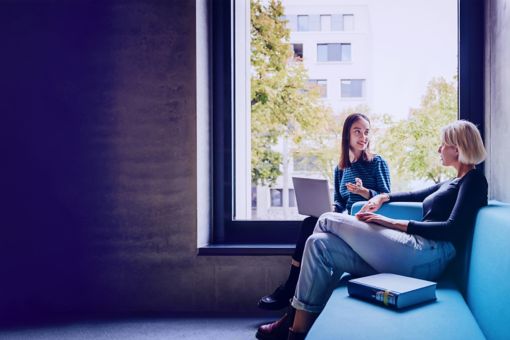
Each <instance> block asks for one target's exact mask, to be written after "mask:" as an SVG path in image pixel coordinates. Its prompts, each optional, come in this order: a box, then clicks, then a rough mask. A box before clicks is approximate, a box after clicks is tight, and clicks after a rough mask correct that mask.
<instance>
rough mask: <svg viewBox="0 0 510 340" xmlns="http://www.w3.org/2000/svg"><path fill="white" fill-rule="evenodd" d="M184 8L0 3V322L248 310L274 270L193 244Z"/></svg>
mask: <svg viewBox="0 0 510 340" xmlns="http://www.w3.org/2000/svg"><path fill="white" fill-rule="evenodd" d="M197 3H200V6H201V7H200V8H201V9H202V10H204V8H205V2H204V1H199V2H197ZM195 10H196V7H195V1H193V0H182V1H181V0H132V1H120V0H118V1H113V0H109V1H106V0H105V1H92V0H91V1H86V2H84V1H68V0H34V1H28V0H22V1H14V0H12V1H2V2H0V44H1V45H0V91H1V94H2V99H1V100H0V105H1V106H0V114H1V117H2V120H1V121H0V138H1V140H0V147H1V157H2V158H1V159H2V165H1V167H0V168H1V173H0V174H1V175H0V178H1V186H0V190H1V193H2V198H3V199H2V204H1V207H2V210H1V211H2V215H1V218H2V219H1V220H0V221H1V224H0V226H1V227H0V228H1V229H0V230H1V236H0V320H1V321H0V323H2V322H4V323H5V322H7V323H9V322H12V321H16V322H22V323H29V322H32V321H39V320H44V319H47V318H50V319H51V318H54V317H60V316H62V315H63V314H64V315H70V316H74V315H77V316H78V317H82V316H84V315H98V314H99V315H126V314H130V315H132V314H136V315H141V314H149V313H167V312H228V313H239V312H246V311H254V310H256V301H257V299H258V297H260V296H261V295H263V294H266V293H267V292H269V291H271V290H272V289H274V287H275V286H276V284H277V283H278V282H279V281H280V280H282V279H283V277H284V276H285V275H286V272H285V269H286V268H288V263H289V259H288V258H287V257H247V256H228V257H227V256H224V257H206V256H197V255H196V253H197V249H196V247H197V149H198V148H201V147H204V146H201V145H197V133H196V124H197V109H196V100H197V95H196V91H197V90H196V89H197V81H196V76H197V74H196V67H195V63H196V54H197V47H196V43H197V41H196V28H195V24H196V22H195V18H196V13H195ZM201 17H202V18H204V17H205V15H202V16H201ZM203 21H204V22H201V23H200V26H201V32H204V33H206V32H207V30H206V29H205V25H206V23H205V20H203ZM202 39H203V38H202ZM203 40H205V39H203ZM202 45H203V46H207V44H206V43H205V41H202ZM205 48H207V47H205ZM199 56H201V58H202V59H201V62H204V60H207V58H206V51H202V52H201V53H199ZM203 72H204V71H203ZM201 76H204V75H203V74H201ZM200 86H201V89H202V90H203V92H204V94H206V93H207V84H206V81H205V82H204V81H201V83H200ZM202 100H207V99H206V98H205V99H202ZM202 104H203V103H202ZM203 114H204V115H207V112H203ZM202 118H203V117H202ZM204 119H205V118H204ZM201 154H204V152H203V150H202V152H201ZM199 189H200V188H199ZM204 192H206V191H202V190H198V195H201V196H200V197H201V200H202V201H203V202H208V198H207V194H206V193H204ZM204 195H205V196H204ZM204 209H206V208H204ZM201 214H202V215H204V214H206V212H204V211H202V212H201ZM205 227H206V228H207V227H208V226H207V225H206V226H205Z"/></svg>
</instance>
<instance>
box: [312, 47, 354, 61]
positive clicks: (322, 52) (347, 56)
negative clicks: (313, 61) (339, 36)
mask: <svg viewBox="0 0 510 340" xmlns="http://www.w3.org/2000/svg"><path fill="white" fill-rule="evenodd" d="M317 61H318V62H328V61H351V44H350V43H329V44H317Z"/></svg>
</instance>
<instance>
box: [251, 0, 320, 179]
mask: <svg viewBox="0 0 510 340" xmlns="http://www.w3.org/2000/svg"><path fill="white" fill-rule="evenodd" d="M283 16H284V8H283V5H282V3H281V1H278V0H270V1H261V0H252V1H251V65H252V72H251V130H252V131H251V133H252V159H251V162H252V182H253V183H255V184H256V183H261V184H269V185H271V184H273V183H274V182H275V181H276V179H277V178H278V177H279V176H281V175H282V174H283V173H285V172H286V169H287V167H288V158H287V157H286V152H284V153H283V154H282V153H280V152H278V151H277V150H276V149H275V145H276V144H277V143H278V141H283V143H284V145H287V144H293V143H299V142H301V140H302V139H303V136H306V135H309V134H313V133H314V131H315V129H317V128H320V126H321V125H322V124H324V122H325V121H326V120H327V119H328V118H327V117H328V115H329V114H330V111H328V110H325V109H324V107H322V105H321V103H320V100H319V93H318V91H317V90H316V89H311V90H307V89H306V81H307V79H308V76H307V72H306V69H305V68H304V66H303V63H301V62H299V60H295V59H293V51H292V48H291V45H290V42H289V37H290V31H289V29H287V27H286V21H285V20H283V19H282V17H283Z"/></svg>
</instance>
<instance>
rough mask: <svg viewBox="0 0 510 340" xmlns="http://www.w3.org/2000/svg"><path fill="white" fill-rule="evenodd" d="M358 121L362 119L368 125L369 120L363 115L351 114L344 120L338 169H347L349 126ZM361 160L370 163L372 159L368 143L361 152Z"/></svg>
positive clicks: (348, 165)
mask: <svg viewBox="0 0 510 340" xmlns="http://www.w3.org/2000/svg"><path fill="white" fill-rule="evenodd" d="M360 119H364V120H366V121H367V122H368V124H370V119H368V117H367V116H366V115H364V114H363V113H351V114H350V115H349V116H347V118H345V122H344V127H343V129H342V147H341V148H340V161H339V162H338V166H339V167H340V169H342V170H343V169H345V168H349V167H350V166H351V165H352V164H351V160H350V159H349V148H350V142H351V140H350V137H351V126H352V124H354V123H355V122H357V121H358V120H360ZM360 159H361V160H363V161H366V162H370V161H372V159H374V155H373V154H372V153H371V152H370V141H369V142H368V143H367V148H366V149H365V150H363V151H362V152H361V157H360Z"/></svg>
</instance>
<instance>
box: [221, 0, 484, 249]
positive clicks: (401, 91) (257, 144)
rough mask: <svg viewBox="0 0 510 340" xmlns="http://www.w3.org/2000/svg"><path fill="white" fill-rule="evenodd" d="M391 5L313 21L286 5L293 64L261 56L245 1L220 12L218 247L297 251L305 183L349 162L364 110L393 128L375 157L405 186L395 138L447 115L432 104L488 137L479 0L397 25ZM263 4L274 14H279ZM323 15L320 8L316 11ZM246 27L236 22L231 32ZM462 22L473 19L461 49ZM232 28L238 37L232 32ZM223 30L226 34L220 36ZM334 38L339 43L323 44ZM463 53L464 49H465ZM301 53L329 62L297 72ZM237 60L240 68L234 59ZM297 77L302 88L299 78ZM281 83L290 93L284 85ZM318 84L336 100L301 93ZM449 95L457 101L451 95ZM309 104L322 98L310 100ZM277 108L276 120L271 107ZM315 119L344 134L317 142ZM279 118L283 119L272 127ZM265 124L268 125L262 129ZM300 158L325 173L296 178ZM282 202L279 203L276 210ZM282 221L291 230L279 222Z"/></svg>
mask: <svg viewBox="0 0 510 340" xmlns="http://www.w3.org/2000/svg"><path fill="white" fill-rule="evenodd" d="M390 2H391V1H389V0H381V1H374V2H370V3H369V4H370V6H372V7H370V8H368V6H369V5H367V3H366V2H363V3H361V2H359V3H358V2H356V1H354V2H353V3H355V4H356V5H355V6H349V8H346V9H342V8H341V6H333V7H328V8H327V9H323V10H320V9H315V10H314V12H313V13H310V14H307V13H306V11H305V9H303V8H295V7H293V6H294V5H295V4H296V3H294V2H293V1H284V2H283V11H282V13H276V14H275V15H272V16H270V17H271V18H273V20H275V21H274V25H276V26H274V27H273V29H272V32H275V31H280V26H278V25H279V24H280V22H278V21H282V22H281V23H282V24H283V25H284V26H285V27H286V28H287V29H288V30H289V31H288V33H286V35H285V36H282V37H281V38H280V39H278V41H279V42H281V43H282V44H287V46H288V47H287V50H288V52H285V48H283V47H284V46H283V45H279V44H278V43H275V44H271V51H275V52H277V53H280V54H279V55H280V56H281V58H276V57H275V56H273V57H275V58H273V57H271V56H267V55H264V54H263V53H262V54H260V50H257V48H258V47H261V46H262V47H263V46H264V45H257V40H256V39H257V37H256V36H254V32H255V31H257V30H253V25H256V24H260V23H254V22H250V21H249V18H250V16H251V15H250V14H251V13H250V10H253V9H254V8H255V7H256V6H252V7H251V8H250V6H249V3H248V2H242V1H239V2H238V1H236V2H235V6H224V4H221V3H222V2H218V3H216V2H215V4H214V6H213V9H214V10H215V12H214V13H213V15H212V18H213V20H214V22H215V23H216V24H214V25H213V26H214V27H215V32H214V34H215V38H216V40H215V41H216V42H218V41H221V43H215V44H213V45H212V46H214V51H215V53H214V58H213V60H212V65H213V70H214V72H213V77H214V79H213V82H214V86H213V100H214V102H213V111H214V117H213V120H212V122H213V126H212V128H213V134H214V141H215V145H214V147H213V150H214V154H213V155H212V156H213V159H214V172H213V173H214V176H215V178H214V179H213V183H214V197H213V203H214V209H213V215H214V231H215V234H214V240H215V242H270V243H279V242H292V240H293V239H294V238H295V236H296V234H295V232H293V230H295V228H296V227H297V225H298V222H294V221H297V220H299V219H301V218H302V217H301V216H298V215H296V214H294V213H292V209H295V207H293V205H294V200H293V198H292V197H293V188H292V185H291V182H292V180H291V179H292V176H293V173H294V172H295V171H296V170H303V169H305V170H306V169H312V170H311V171H312V172H313V173H310V174H309V175H310V176H326V177H328V176H331V172H332V171H331V170H332V167H333V166H334V164H335V163H336V162H337V157H338V143H339V140H338V134H339V133H338V132H339V130H341V126H342V124H341V123H342V119H343V117H345V115H346V114H347V113H349V112H352V110H357V111H359V110H362V111H364V112H367V113H368V114H369V115H370V116H371V117H373V124H383V122H384V124H387V123H388V122H390V123H391V124H392V125H391V126H390V125H377V126H375V127H374V135H375V136H374V138H376V139H375V141H374V144H375V145H376V149H375V151H376V152H378V153H380V154H381V155H383V156H384V157H385V158H386V159H387V160H388V161H389V163H390V168H391V169H392V175H393V182H394V183H395V181H397V182H398V181H401V180H402V178H404V177H405V176H396V175H395V173H393V171H397V169H399V167H398V166H397V165H398V164H396V163H395V162H399V157H398V153H400V154H403V153H402V152H401V151H402V141H400V142H399V143H397V141H396V142H395V143H393V142H391V143H390V142H388V143H383V141H384V140H389V141H391V140H392V139H391V138H390V137H391V136H390V135H385V133H389V131H391V130H392V128H398V127H399V126H401V127H409V126H410V125H406V122H407V121H409V120H410V119H412V117H415V116H416V115H422V116H420V117H426V116H427V115H430V113H432V112H436V111H437V110H436V109H437V108H438V106H435V102H434V101H429V102H427V101H423V99H424V98H433V97H434V96H427V93H430V94H436V95H438V94H439V95H444V96H445V97H444V98H442V99H445V100H446V99H447V101H444V100H443V101H441V103H442V104H445V103H447V105H443V106H442V108H443V109H444V108H448V110H449V111H448V112H446V111H439V112H440V113H441V114H443V116H442V117H444V115H445V114H449V115H452V114H453V116H452V117H453V118H452V119H455V118H456V117H457V112H458V111H460V112H461V113H463V114H461V118H466V119H469V120H472V121H475V123H477V124H479V125H481V123H482V119H481V118H480V117H481V116H480V113H481V112H482V111H483V101H482V99H483V91H482V84H483V82H482V76H481V75H482V72H481V70H482V66H483V53H482V52H481V51H482V47H483V30H482V29H481V27H482V26H481V23H482V19H481V18H483V15H481V16H480V7H479V5H478V4H477V3H476V1H473V0H460V1H459V3H460V6H459V7H457V2H456V1H451V0H447V1H444V0H434V1H427V2H422V3H419V4H417V3H414V2H413V3H412V4H409V5H404V6H409V8H407V7H406V8H400V9H401V10H400V11H395V13H393V12H392V10H391V9H392V8H393V7H392V5H391V4H389V3H390ZM252 3H254V4H259V5H260V6H262V7H264V6H266V5H267V4H269V3H271V2H268V1H260V2H258V1H254V2H252ZM321 4H322V2H314V3H313V6H316V5H317V6H321ZM400 4H401V5H402V3H400ZM243 6H244V7H243ZM313 6H308V7H309V8H312V7H313ZM415 7H416V8H415ZM266 9H267V7H266ZM266 9H264V8H262V9H260V10H261V11H265V10H266ZM458 10H459V11H460V12H458ZM318 13H321V14H318ZM323 13H326V14H323ZM368 13H370V15H368ZM402 13H406V15H405V16H403V15H402ZM438 13H441V15H440V16H438V15H437V14H438ZM259 14H260V13H259ZM234 15H235V21H230V19H231V18H232V17H233V16H234ZM300 16H301V17H302V18H301V19H299V17H300ZM251 17H255V18H260V17H261V16H260V15H258V16H251ZM305 17H306V18H305ZM312 17H314V18H313V19H312ZM457 17H460V18H461V21H460V38H459V37H458V33H457V27H458V26H457V23H456V20H457ZM282 18H285V19H282ZM473 18H474V19H475V20H474V21H473ZM229 22H233V23H234V25H233V26H230V25H228V23H229ZM430 22H434V25H432V26H431V25H430ZM226 23H227V25H225V24H226ZM217 25H219V26H220V27H222V28H223V29H224V31H221V30H218V27H216V26H217ZM311 26H313V27H314V29H313V30H312V28H311ZM328 28H329V31H328ZM404 28H405V29H404ZM353 30H354V31H355V34H354V35H353V34H352V31H353ZM259 31H260V30H259ZM262 31H263V30H262ZM322 32H324V33H327V34H338V36H328V37H315V38H314V35H315V34H317V35H320V34H321V33H322ZM463 32H464V33H463ZM344 34H345V36H343V35H344ZM305 35H306V36H305ZM231 38H232V40H230V39H231ZM218 39H220V40H218ZM331 41H336V42H331ZM343 41H348V43H347V42H346V43H343ZM457 42H460V45H459V47H460V48H459V49H457ZM292 44H294V45H296V44H302V49H303V50H305V51H307V50H308V49H310V50H311V51H313V50H314V47H315V49H316V50H317V58H316V59H315V58H313V53H312V58H308V59H304V60H303V62H302V63H293V62H292V55H293V53H294V52H295V48H294V51H293V47H292ZM343 45H345V48H344V46H343ZM265 46H269V45H265ZM282 46H283V47H282ZM307 46H308V47H307ZM431 46H433V48H431ZM233 47H234V48H233ZM232 48H233V50H232ZM231 50H232V51H233V52H234V53H233V54H232V55H233V56H234V59H230V57H229V56H230V55H231V54H230V52H229V51H231ZM353 51H354V53H355V54H353ZM257 53H259V54H257ZM285 53H288V55H285ZM257 58H258V59H257ZM276 59H278V60H280V59H281V60H286V61H287V62H288V64H285V65H284V64H281V65H279V66H278V65H276V66H275V65H273V66H271V67H268V68H265V70H261V69H257V65H261V64H263V61H264V60H265V61H270V60H276ZM314 59H315V60H314ZM459 59H460V63H459V61H458V60H459ZM330 61H341V62H340V63H334V62H333V63H331V62H330ZM344 61H349V63H344ZM423 65H426V66H427V67H423ZM266 66H267V65H266ZM279 71H282V72H283V73H279ZM457 71H459V72H460V73H459V74H458V73H457ZM264 72H265V73H264ZM285 72H286V73H285ZM427 72H428V73H427ZM296 75H298V76H300V77H301V78H292V76H296ZM280 79H285V81H286V82H287V83H285V82H284V83H281V82H279V80H280ZM309 79H314V80H320V81H324V83H327V84H328V90H329V91H328V92H329V94H330V96H327V100H325V98H324V97H323V98H321V94H320V92H319V93H316V91H302V89H299V86H303V87H305V88H306V87H307V86H309V82H308V80H309ZM264 81H266V82H264ZM299 84H301V85H299ZM318 85H319V83H318ZM457 85H458V86H457ZM463 88H465V90H464V91H463ZM291 89H293V90H291ZM441 89H443V90H444V89H446V92H445V93H441V92H440V91H439V90H441ZM294 90H295V92H292V91H294ZM427 91H429V92H427ZM438 91H439V92H438ZM457 91H459V95H457ZM314 93H315V94H314ZM298 94H299V95H298ZM338 94H341V95H340V96H338ZM308 95H311V96H312V97H306V98H305V97H303V96H308ZM313 95H315V97H313ZM283 98H285V100H283ZM314 98H315V99H314ZM348 98H356V99H362V100H361V102H360V101H358V100H356V101H355V102H356V103H355V105H356V106H355V107H352V105H353V104H352V103H353V101H349V100H344V99H348ZM457 98H459V101H457ZM294 100H295V102H294ZM266 104H269V105H271V107H272V109H270V110H269V109H268V107H265V106H264V105H266ZM309 104H310V105H319V106H308V105H309ZM320 105H322V106H320ZM310 107H314V108H316V109H317V108H321V109H320V110H326V111H321V112H322V113H325V112H329V114H330V116H328V117H330V118H328V119H327V123H328V124H327V127H329V128H330V130H331V129H332V131H334V132H335V133H334V134H332V135H327V134H326V133H327V131H328V129H324V130H321V129H322V128H321V127H317V128H316V129H315V131H314V130H307V129H306V119H307V117H306V115H302V114H301V113H302V112H305V111H306V112H311V113H312V114H313V112H314V110H309V108H310ZM458 108H460V110H459V109H458ZM278 110H282V111H278ZM316 111H317V110H316ZM278 112H279V113H281V115H279V116H277V117H271V114H274V113H278ZM379 117H380V118H381V119H379ZM383 117H384V119H382V118H383ZM262 118H264V119H266V120H265V121H263V120H260V119H262ZM273 118H275V119H273ZM312 118H313V119H317V117H312ZM300 119H303V120H301V121H300ZM431 121H433V117H431ZM399 124H400V125H399ZM482 131H483V130H482ZM315 133H316V134H315ZM321 141H322V142H323V143H325V144H321ZM427 142H428V143H429V142H430V141H427ZM392 143H393V144H392ZM395 145H396V146H398V147H396V146H395ZM416 147H419V145H411V144H408V145H406V151H407V152H406V153H405V154H407V155H413V154H419V153H418V152H413V148H416ZM298 157H301V159H305V158H306V159H317V160H318V161H317V163H316V164H318V166H319V167H320V168H321V169H319V170H316V169H313V167H309V166H303V167H300V166H299V165H298V166H297V168H298V169H294V166H295V165H296V164H297V163H296V159H295V158H298ZM298 163H299V162H298ZM440 175H441V174H439V175H438V176H440ZM413 176H414V177H413ZM420 176H421V175H420V174H418V173H414V174H412V176H411V177H410V178H413V180H407V181H403V180H402V181H403V182H401V183H395V185H394V187H393V189H394V190H399V189H405V188H413V187H417V186H421V185H423V184H424V183H427V181H430V180H431V179H427V178H424V177H420ZM330 179H331V178H330ZM395 186H396V187H395ZM399 186H400V187H399ZM271 202H272V203H274V206H272V207H271V205H273V204H271ZM262 204H265V205H267V206H268V208H267V209H268V210H267V211H262V210H260V209H259V206H260V205H262ZM271 209H273V210H274V209H281V210H282V211H283V210H287V213H280V212H275V215H274V216H271V215H268V214H267V212H268V211H270V210H271ZM294 211H295V210H294ZM275 216H278V217H276V219H281V218H282V216H283V217H284V218H287V219H290V220H291V221H271V220H273V219H275Z"/></svg>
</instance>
